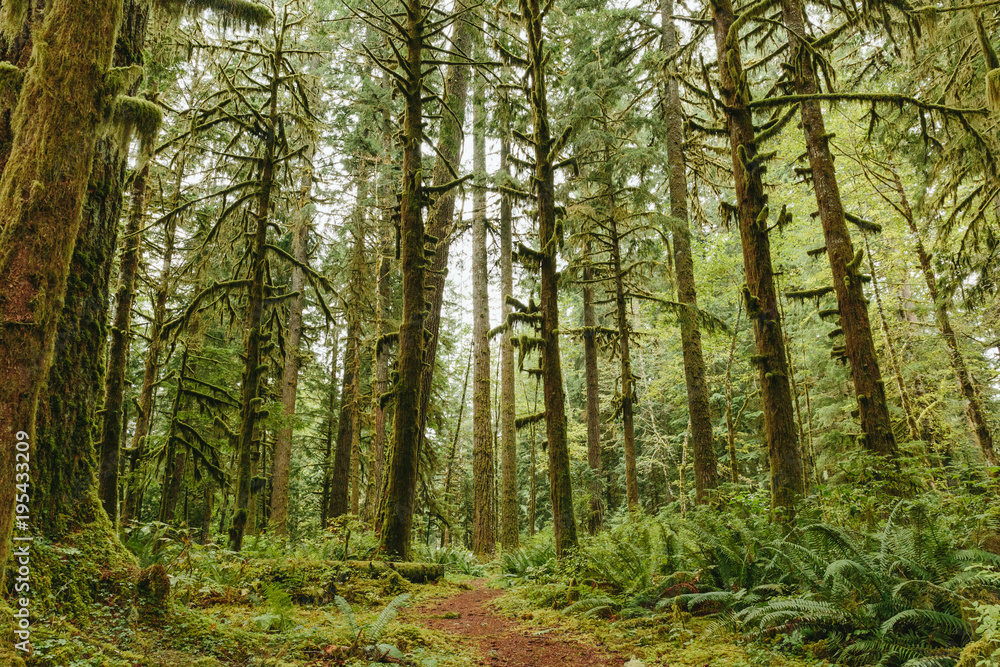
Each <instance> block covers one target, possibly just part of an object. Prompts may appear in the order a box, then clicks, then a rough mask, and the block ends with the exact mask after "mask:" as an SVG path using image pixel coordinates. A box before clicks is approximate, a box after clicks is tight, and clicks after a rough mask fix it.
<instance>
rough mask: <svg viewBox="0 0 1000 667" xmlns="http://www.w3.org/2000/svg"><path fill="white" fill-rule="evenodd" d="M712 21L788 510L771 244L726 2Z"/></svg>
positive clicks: (792, 455)
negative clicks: (730, 33)
mask: <svg viewBox="0 0 1000 667" xmlns="http://www.w3.org/2000/svg"><path fill="white" fill-rule="evenodd" d="M710 5H711V9H712V24H713V29H714V33H715V45H716V50H717V54H718V61H719V63H720V64H721V65H720V67H719V70H720V79H721V84H722V85H721V89H720V92H721V93H722V100H723V102H724V103H725V114H726V124H727V127H728V130H729V141H730V150H731V152H732V159H733V180H734V182H735V186H736V200H737V202H736V206H737V211H738V220H739V227H740V241H741V245H742V247H743V268H744V271H745V274H746V279H747V284H746V287H745V291H744V297H745V299H746V302H747V304H746V308H747V317H748V319H750V320H751V321H752V322H753V325H754V337H755V339H756V344H757V355H756V356H755V359H754V360H755V362H756V365H757V367H758V370H759V378H760V386H761V394H762V397H763V408H764V442H766V443H767V450H768V458H769V460H770V468H771V471H770V472H771V505H772V507H775V508H778V507H784V508H790V507H791V506H792V505H793V503H794V502H795V499H796V497H798V496H800V495H801V494H802V492H803V488H802V457H801V455H800V452H799V447H798V442H797V440H798V439H797V437H796V433H795V413H794V409H793V407H792V395H791V390H790V389H789V385H788V364H787V357H786V355H785V344H784V339H783V337H782V333H781V316H780V314H779V313H778V299H777V293H776V292H775V288H774V269H773V268H772V265H771V244H770V240H769V238H768V233H767V215H766V206H765V204H766V196H765V194H764V185H763V182H762V180H761V169H762V168H761V165H759V164H758V161H757V158H758V152H757V143H756V140H755V138H754V128H753V115H752V113H751V111H750V108H749V103H750V88H749V85H748V83H747V79H746V73H745V72H744V71H743V60H742V56H741V55H740V46H739V40H738V39H737V36H736V35H732V36H730V35H729V28H730V26H731V25H732V24H733V21H734V19H735V17H734V14H733V6H732V3H731V2H730V0H713V1H712V2H711V3H710Z"/></svg>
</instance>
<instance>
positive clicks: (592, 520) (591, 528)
mask: <svg viewBox="0 0 1000 667" xmlns="http://www.w3.org/2000/svg"><path fill="white" fill-rule="evenodd" d="M585 255H586V256H589V255H590V244H589V243H588V244H587V250H586V253H585ZM596 327H597V318H596V317H595V315H594V269H593V267H592V266H591V265H590V263H589V262H588V263H587V264H586V265H585V266H584V268H583V362H584V371H585V376H586V386H587V413H586V414H587V464H588V465H589V466H590V474H591V475H592V476H593V478H594V480H593V482H592V483H591V485H590V513H589V514H588V516H587V532H589V533H590V534H591V535H596V534H597V533H598V532H599V531H600V530H601V526H602V525H603V523H604V503H603V501H602V493H601V396H600V385H599V382H598V380H599V377H598V371H597V341H596V337H597V335H596Z"/></svg>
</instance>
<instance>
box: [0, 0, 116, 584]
mask: <svg viewBox="0 0 1000 667" xmlns="http://www.w3.org/2000/svg"><path fill="white" fill-rule="evenodd" d="M121 15H122V2H121V0H111V1H109V0H100V1H97V0H85V1H81V0H74V1H70V0H55V1H54V2H52V3H51V4H50V5H49V6H48V8H47V10H46V13H45V17H44V20H43V23H42V25H41V26H40V28H39V34H38V37H37V38H36V39H35V44H34V46H33V52H32V56H31V59H30V61H29V63H28V65H27V67H26V69H25V70H24V80H23V83H22V87H21V91H20V95H19V97H18V101H17V105H16V107H15V109H14V112H13V115H12V118H11V127H12V130H13V132H12V143H11V150H10V157H9V159H8V161H7V163H6V165H5V166H4V170H3V175H2V177H0V230H2V231H0V282H2V284H3V285H4V291H3V295H2V296H0V319H2V321H3V325H2V329H0V439H2V440H3V442H4V446H3V447H0V466H2V468H3V469H5V470H12V469H13V452H14V448H13V446H12V445H11V444H10V443H13V442H14V441H15V437H14V436H15V434H16V433H17V432H18V431H25V432H27V433H28V435H29V439H30V440H32V441H34V443H33V444H34V445H35V448H34V449H33V450H32V453H33V454H35V456H36V457H37V455H38V454H40V453H41V452H42V449H41V439H40V438H39V437H38V436H39V434H38V433H36V428H35V427H36V415H37V413H38V408H39V395H40V393H41V389H42V387H43V386H44V385H45V383H46V381H47V379H48V377H49V375H50V366H51V365H52V361H53V356H54V354H55V353H56V352H57V349H56V348H57V347H64V346H65V345H66V344H67V343H70V342H72V338H70V339H67V338H63V340H62V341H59V342H57V337H56V332H57V325H58V323H59V321H60V313H61V311H62V309H63V303H64V300H65V298H66V294H67V291H68V290H67V287H68V286H67V281H68V278H69V274H70V272H71V271H72V269H73V265H72V258H73V251H74V248H75V246H76V243H77V238H78V234H79V232H80V228H81V220H82V217H83V216H82V210H83V206H84V202H85V199H86V196H87V186H88V183H89V180H90V176H91V171H92V167H93V164H94V155H95V148H96V143H97V140H98V135H99V130H100V127H101V125H102V122H103V119H104V117H105V113H106V111H107V110H108V107H109V105H110V104H112V103H113V100H114V97H115V96H116V95H117V94H118V92H120V91H119V90H117V89H116V88H115V87H114V86H109V85H108V80H107V79H106V76H107V74H108V72H109V69H110V67H111V64H112V58H113V55H114V45H115V38H116V35H117V31H118V27H119V24H120V21H121ZM91 231H92V232H94V233H96V232H97V231H98V230H91ZM85 233H87V232H86V230H85ZM97 236H98V237H99V238H98V239H96V240H97V241H98V242H99V243H98V246H106V245H107V244H106V241H107V239H106V235H102V234H97ZM111 247H113V244H112V245H111ZM109 251H110V250H109ZM81 259H82V258H81ZM88 259H91V258H88ZM109 264H110V261H109ZM94 268H95V269H96V266H95V267H94ZM98 273H99V272H98ZM80 277H81V276H78V278H80ZM82 278H83V279H84V280H86V279H88V278H90V279H93V280H94V281H95V284H94V285H86V289H85V290H82V291H85V292H87V293H88V295H89V294H90V293H91V292H92V291H93V290H92V288H93V287H97V288H98V295H97V298H100V294H99V287H100V282H99V276H98V275H91V276H83V277H82ZM75 289H76V290H77V291H81V287H80V286H79V285H77V286H76V287H75ZM91 298H93V297H91ZM81 301H83V300H81ZM80 307H81V308H83V307H84V306H83V305H82V304H81V305H80ZM77 312H80V311H77ZM84 312H85V311H84ZM70 315H71V317H75V313H70ZM96 321H97V318H89V322H94V323H95V324H96ZM88 326H90V325H89V323H88ZM100 333H103V332H101V331H94V330H89V331H79V332H77V338H79V337H80V336H85V337H88V338H89V337H93V338H94V340H91V341H90V342H89V343H87V342H85V343H84V344H90V345H96V346H98V347H97V349H96V350H87V351H88V352H89V353H91V354H93V355H94V358H93V359H92V360H91V362H90V363H92V364H93V365H92V366H91V371H92V372H91V373H90V374H81V375H79V376H76V375H75V373H74V377H73V378H72V380H71V382H73V383H74V384H77V385H78V386H80V388H83V387H82V385H83V384H84V383H86V384H87V385H88V389H93V383H94V382H95V380H96V381H97V387H96V391H98V392H99V391H100V386H101V385H100V381H101V379H102V378H100V369H101V365H102V363H101V362H102V361H103V359H102V357H101V354H100V353H101V348H100V346H101V344H102V342H103V337H100V338H98V337H97V336H95V334H100ZM67 335H68V332H64V336H67ZM58 351H59V352H60V353H62V352H63V350H58ZM61 356H64V357H65V355H63V354H61ZM66 370H67V369H63V371H61V372H62V373H64V372H65V371H66ZM78 370H79V369H74V371H77V372H78ZM94 372H96V373H97V377H96V378H95V377H94V374H93V373H94ZM57 373H60V371H57ZM79 398H80V397H79V395H78V394H77V392H76V391H74V392H73V393H72V394H70V396H67V397H66V399H65V400H67V401H69V402H71V403H72V404H73V405H65V407H66V408H69V409H70V410H72V411H74V412H76V413H77V417H75V418H73V421H74V422H76V424H77V425H79V426H89V424H87V422H88V421H89V420H90V419H91V417H92V415H91V409H92V408H93V405H90V406H87V405H82V404H80V402H79ZM56 399H57V401H59V402H60V403H61V402H62V400H64V399H63V398H62V397H60V396H58V395H56ZM67 416H68V414H67ZM87 435H88V437H87V439H86V440H84V441H82V442H79V441H70V442H71V443H72V445H73V447H72V448H71V449H70V450H68V451H63V450H54V451H51V452H50V454H51V455H50V456H49V460H47V461H44V463H43V462H42V461H38V462H36V463H34V464H33V465H32V468H33V470H36V471H38V472H39V473H41V474H42V475H50V474H62V472H65V473H66V474H68V475H70V479H72V480H73V481H72V482H71V484H72V486H70V487H62V486H60V487H53V486H51V485H50V486H49V488H50V489H52V491H54V493H53V492H51V491H50V494H49V498H48V500H49V503H50V504H51V503H52V501H54V500H55V499H56V497H57V496H56V494H58V495H59V496H61V497H62V499H63V500H64V501H65V502H66V504H63V505H62V507H60V508H59V509H60V510H65V512H66V514H68V515H76V516H75V518H77V519H79V520H88V519H90V518H92V516H91V515H92V514H93V513H94V511H95V510H96V511H97V512H100V509H99V504H98V503H97V499H96V484H95V482H96V480H95V479H94V470H93V466H94V461H93V442H92V440H91V439H90V437H89V432H88V433H87ZM61 444H62V443H61ZM43 456H44V455H43ZM53 456H56V457H61V458H64V459H65V460H64V461H57V460H52V457H53ZM58 463H67V464H68V465H66V467H65V468H64V470H63V471H60V472H59V473H56V472H55V471H54V470H51V469H48V470H47V469H46V468H44V467H42V466H43V465H55V464H58ZM47 481H50V480H45V479H44V478H43V479H40V480H37V482H36V483H38V482H40V484H39V488H38V489H36V493H37V491H41V492H42V493H43V494H44V493H45V491H44V487H45V485H46V482H47ZM74 489H79V490H80V491H81V492H82V493H80V495H76V496H74V495H73V491H74ZM37 499H38V497H37V495H36V503H37ZM57 504H61V503H57ZM41 507H42V505H40V504H34V505H33V508H34V511H33V514H34V516H35V517H38V518H39V519H42V520H45V516H46V513H45V510H44V509H41ZM13 509H14V486H13V476H12V475H8V476H7V477H6V478H5V479H3V480H2V481H0V567H2V568H3V570H2V571H0V585H2V580H3V578H4V574H5V572H6V568H5V565H6V563H7V559H8V556H9V554H10V537H11V532H12V523H13V519H14V512H13ZM48 516H49V518H50V520H57V519H56V517H59V516H60V513H56V514H51V515H48Z"/></svg>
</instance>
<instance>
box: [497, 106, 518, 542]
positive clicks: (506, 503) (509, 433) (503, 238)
mask: <svg viewBox="0 0 1000 667" xmlns="http://www.w3.org/2000/svg"><path fill="white" fill-rule="evenodd" d="M501 105H502V108H501V114H503V117H502V119H501V122H506V120H507V117H506V114H507V113H509V102H508V100H507V98H506V96H503V97H502V98H501ZM500 170H501V171H502V172H503V173H504V174H506V175H507V176H509V175H510V139H509V138H508V135H507V133H506V132H505V133H504V136H503V137H502V138H501V140H500ZM512 252H513V224H512V217H511V201H510V195H509V194H501V195H500V294H501V298H502V299H503V306H502V310H501V312H502V313H503V321H504V322H506V321H507V316H508V315H510V313H511V312H512V311H513V307H512V306H511V305H510V304H509V303H507V298H508V297H513V296H514V267H513V263H512V261H511V253H512ZM511 335H512V334H511V331H510V328H509V327H508V328H507V329H505V330H504V332H503V338H502V339H501V340H500V452H501V454H500V460H501V463H500V514H501V516H500V545H501V546H502V547H503V548H504V550H507V551H511V550H513V549H516V548H517V546H518V542H519V534H520V530H519V529H518V516H519V507H518V506H519V503H518V501H517V429H516V427H515V421H516V413H515V401H514V346H513V345H512V344H511V342H510V338H511Z"/></svg>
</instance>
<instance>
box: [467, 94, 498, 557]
mask: <svg viewBox="0 0 1000 667" xmlns="http://www.w3.org/2000/svg"><path fill="white" fill-rule="evenodd" d="M485 86H486V84H485V81H484V80H483V77H482V76H481V75H476V78H475V84H474V87H475V89H474V92H473V95H472V110H473V121H472V164H473V167H472V168H473V171H474V173H475V185H474V187H473V191H472V318H473V319H472V345H473V353H472V356H473V359H474V360H475V362H474V364H473V365H474V369H475V370H474V372H473V375H472V488H473V494H472V495H473V499H472V513H473V517H472V550H473V551H474V552H475V553H476V554H478V555H481V556H489V555H491V554H492V553H493V551H494V550H495V548H496V512H495V511H494V509H495V507H494V489H495V487H496V479H495V476H494V463H493V461H494V458H493V425H492V419H491V416H492V415H491V413H490V341H489V331H490V304H489V274H488V271H487V267H488V265H487V262H488V257H487V253H486V237H487V232H488V230H487V222H486V90H485Z"/></svg>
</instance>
